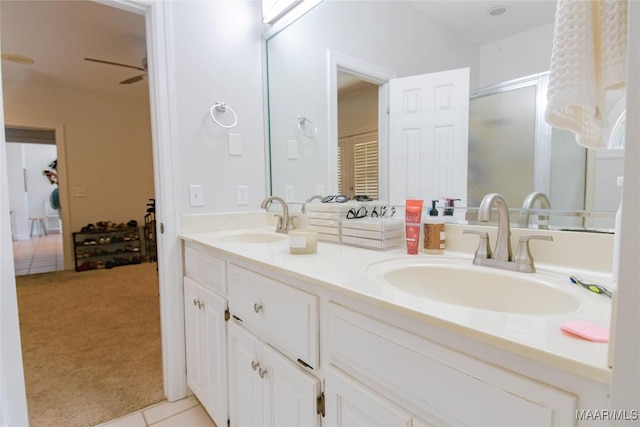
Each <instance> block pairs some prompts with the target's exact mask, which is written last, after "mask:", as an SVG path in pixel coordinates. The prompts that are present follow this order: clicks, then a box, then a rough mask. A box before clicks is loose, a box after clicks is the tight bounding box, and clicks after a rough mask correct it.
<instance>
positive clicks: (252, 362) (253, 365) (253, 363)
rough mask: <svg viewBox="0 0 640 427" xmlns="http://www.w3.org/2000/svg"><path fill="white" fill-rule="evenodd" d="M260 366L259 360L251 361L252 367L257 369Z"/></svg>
mask: <svg viewBox="0 0 640 427" xmlns="http://www.w3.org/2000/svg"><path fill="white" fill-rule="evenodd" d="M258 366H260V364H259V363H258V362H256V361H255V360H252V361H251V368H252V369H253V370H254V371H255V370H256V369H258Z"/></svg>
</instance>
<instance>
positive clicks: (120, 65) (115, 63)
mask: <svg viewBox="0 0 640 427" xmlns="http://www.w3.org/2000/svg"><path fill="white" fill-rule="evenodd" d="M84 60H85V61H91V62H98V63H100V64H107V65H116V66H118V67H126V68H133V69H134V70H140V71H147V70H145V69H144V68H142V67H136V66H135V65H127V64H120V63H118V62H111V61H103V60H102V59H93V58H84Z"/></svg>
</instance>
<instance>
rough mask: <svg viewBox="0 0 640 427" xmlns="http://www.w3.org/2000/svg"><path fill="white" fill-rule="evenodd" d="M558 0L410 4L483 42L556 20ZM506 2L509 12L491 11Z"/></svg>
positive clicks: (443, 0) (435, 0) (438, 0)
mask: <svg viewBox="0 0 640 427" xmlns="http://www.w3.org/2000/svg"><path fill="white" fill-rule="evenodd" d="M556 3H557V2H556V0H506V1H505V0H502V1H501V0H466V1H465V0H428V1H410V2H409V4H411V5H413V6H414V7H416V8H418V9H419V10H421V11H423V12H425V13H427V14H429V15H432V16H433V17H434V18H435V19H437V20H438V21H440V22H442V23H443V24H444V25H445V26H446V27H448V28H449V29H450V30H452V31H454V32H456V33H458V34H460V36H462V37H464V38H465V39H467V40H468V41H470V42H471V43H475V44H478V45H483V44H487V43H491V42H493V41H496V40H499V39H502V38H505V37H508V36H510V35H513V34H516V33H519V32H522V31H526V30H529V29H532V28H536V27H540V26H542V25H545V24H549V23H552V22H553V21H554V19H555V12H556ZM496 6H504V7H505V8H506V12H505V13H503V14H502V15H498V16H491V15H489V13H488V11H489V10H490V9H492V8H494V7H496Z"/></svg>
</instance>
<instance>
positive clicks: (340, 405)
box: [325, 368, 413, 427]
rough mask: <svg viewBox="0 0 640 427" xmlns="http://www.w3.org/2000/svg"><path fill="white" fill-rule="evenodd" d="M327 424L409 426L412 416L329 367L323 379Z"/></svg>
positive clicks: (339, 425)
mask: <svg viewBox="0 0 640 427" xmlns="http://www.w3.org/2000/svg"><path fill="white" fill-rule="evenodd" d="M325 388H326V389H325V393H326V401H327V417H326V418H325V424H326V425H327V426H330V427H358V426H360V427H376V426H380V427H388V426H394V427H400V426H405V427H409V426H411V425H412V418H413V416H412V415H411V414H410V413H409V412H407V411H405V410H404V409H402V408H401V407H399V406H398V405H396V404H394V403H393V402H391V401H390V400H387V399H385V398H384V397H382V396H380V395H379V394H377V393H375V392H374V391H373V390H371V389H369V388H367V387H365V386H364V385H362V384H360V383H359V382H357V381H355V380H353V379H351V378H349V377H347V376H346V375H345V374H342V373H340V372H338V371H337V370H335V369H332V368H329V370H328V372H327V376H326V382H325Z"/></svg>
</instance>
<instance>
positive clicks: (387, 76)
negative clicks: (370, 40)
mask: <svg viewBox="0 0 640 427" xmlns="http://www.w3.org/2000/svg"><path fill="white" fill-rule="evenodd" d="M327 65H328V69H327V76H328V85H327V91H328V93H327V99H328V100H329V103H328V110H327V113H328V114H327V117H328V118H329V120H328V123H329V140H328V141H327V146H328V160H329V167H328V168H327V169H328V173H329V176H328V179H327V182H328V183H329V193H327V194H339V192H340V189H339V188H338V71H342V72H345V73H348V74H352V75H354V76H357V77H358V78H359V79H360V80H364V81H366V82H369V83H373V84H376V85H378V86H379V89H378V183H379V184H378V185H379V193H378V197H379V198H380V200H386V199H387V198H388V195H389V115H388V113H387V106H388V105H389V85H388V83H389V80H391V79H393V78H395V77H396V73H395V71H392V70H388V69H386V68H382V67H379V66H377V65H374V64H370V63H367V62H365V61H362V60H360V59H357V58H353V57H350V56H347V55H344V54H342V53H338V52H336V51H332V50H331V49H327Z"/></svg>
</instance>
